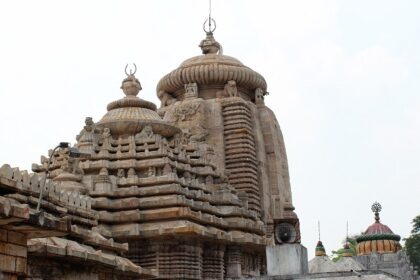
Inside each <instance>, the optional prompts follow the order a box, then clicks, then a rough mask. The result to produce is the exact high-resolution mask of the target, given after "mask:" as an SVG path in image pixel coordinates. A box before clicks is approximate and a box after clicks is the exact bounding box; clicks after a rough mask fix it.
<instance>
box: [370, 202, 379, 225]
mask: <svg viewBox="0 0 420 280" xmlns="http://www.w3.org/2000/svg"><path fill="white" fill-rule="evenodd" d="M371 209H372V212H373V213H375V221H376V222H377V223H379V220H380V218H379V212H381V210H382V205H381V204H379V202H377V201H375V202H374V203H373V204H372V207H371Z"/></svg>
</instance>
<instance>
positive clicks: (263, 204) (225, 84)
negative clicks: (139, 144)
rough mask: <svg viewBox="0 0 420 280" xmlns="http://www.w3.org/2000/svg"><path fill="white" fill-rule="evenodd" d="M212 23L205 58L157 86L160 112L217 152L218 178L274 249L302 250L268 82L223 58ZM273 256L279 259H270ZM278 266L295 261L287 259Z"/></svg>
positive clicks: (203, 46)
mask: <svg viewBox="0 0 420 280" xmlns="http://www.w3.org/2000/svg"><path fill="white" fill-rule="evenodd" d="M208 22H209V23H213V27H214V28H213V29H212V25H211V24H209V26H208V29H206V28H204V29H205V32H206V38H205V39H204V40H202V41H201V43H200V45H199V47H200V48H201V50H202V55H200V56H195V57H192V58H190V59H187V60H185V61H184V62H183V63H181V65H180V66H179V67H178V68H177V69H175V70H173V71H172V72H170V73H169V74H167V75H166V76H164V77H163V78H162V79H161V80H160V81H159V83H158V85H157V89H156V90H157V95H158V97H159V98H160V100H161V108H160V109H159V110H158V112H159V114H160V115H161V116H162V117H163V119H164V120H166V121H167V122H169V123H172V124H174V125H175V126H177V127H179V128H181V129H182V130H183V131H184V132H186V133H187V134H188V135H189V137H190V139H191V141H194V142H197V143H200V144H201V145H203V144H205V145H208V146H210V147H211V148H212V149H213V153H214V158H213V162H214V164H215V166H216V167H217V171H218V172H220V173H222V174H226V176H227V178H228V181H229V183H230V184H231V185H232V186H233V187H234V188H235V190H236V191H237V193H238V196H239V198H240V199H241V201H243V202H245V203H246V207H247V209H248V210H249V211H252V212H253V213H255V214H256V215H257V217H258V218H259V219H260V220H261V221H262V222H263V223H264V225H265V229H266V231H265V237H266V240H267V245H269V246H270V248H271V246H274V245H276V246H280V247H282V246H285V247H287V246H288V245H289V246H290V245H292V244H298V245H297V246H299V248H300V247H301V245H300V244H299V243H300V228H299V220H298V217H297V215H296V214H295V213H294V207H293V204H292V196H291V189H290V180H289V170H288V163H287V156H286V150H285V145H284V140H283V136H282V133H281V130H280V126H279V124H278V122H277V120H276V117H275V115H274V113H273V112H272V111H271V110H270V109H269V108H268V107H267V106H266V105H265V104H264V96H265V95H266V93H267V84H266V81H265V79H264V77H262V76H261V75H260V74H258V73H257V72H255V71H253V70H252V69H250V68H249V67H247V66H245V65H243V64H242V63H241V62H240V61H239V60H237V59H236V58H233V57H230V56H227V55H224V54H223V52H222V47H221V45H220V44H219V43H218V42H217V41H216V40H215V38H214V36H213V32H214V29H215V22H214V20H213V19H212V18H209V19H208ZM204 27H206V25H204ZM292 246H294V245H292ZM272 248H277V247H272ZM299 250H300V249H299ZM305 250H306V249H304V250H303V251H305ZM303 251H302V252H303ZM273 254H274V255H276V256H277V254H278V252H277V251H276V252H274V251H270V253H269V255H270V256H273ZM282 254H283V253H282ZM305 256H306V251H305V252H304V253H303V255H302V257H303V258H305ZM276 258H277V257H276ZM280 258H281V262H287V261H292V260H291V259H290V258H289V257H287V253H286V256H284V255H283V256H281V257H280ZM270 262H271V261H270V260H268V259H267V265H268V267H270V266H279V265H281V264H278V263H277V262H276V261H275V263H270ZM303 263H306V260H304V261H303ZM269 270H270V269H269ZM292 272H296V273H298V272H299V271H292ZM228 274H229V273H228ZM230 275H231V276H237V275H235V274H230Z"/></svg>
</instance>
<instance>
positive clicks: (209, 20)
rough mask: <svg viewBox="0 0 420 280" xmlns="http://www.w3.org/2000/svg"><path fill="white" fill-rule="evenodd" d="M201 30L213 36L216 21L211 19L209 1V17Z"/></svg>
mask: <svg viewBox="0 0 420 280" xmlns="http://www.w3.org/2000/svg"><path fill="white" fill-rule="evenodd" d="M206 24H208V29H207V30H206ZM213 25H214V27H213ZM203 30H204V32H206V33H207V34H213V32H214V31H215V30H216V21H215V20H214V19H213V18H212V17H211V0H209V17H208V18H207V19H206V21H205V22H204V24H203Z"/></svg>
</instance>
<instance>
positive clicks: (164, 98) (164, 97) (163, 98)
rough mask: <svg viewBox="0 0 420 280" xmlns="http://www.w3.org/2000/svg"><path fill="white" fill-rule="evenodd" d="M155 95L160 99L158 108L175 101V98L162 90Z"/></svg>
mask: <svg viewBox="0 0 420 280" xmlns="http://www.w3.org/2000/svg"><path fill="white" fill-rule="evenodd" d="M157 96H158V98H159V100H160V108H163V107H166V106H170V105H172V104H175V102H176V98H173V97H172V96H171V95H170V94H169V93H167V92H164V91H162V90H161V91H159V92H158V93H157Z"/></svg>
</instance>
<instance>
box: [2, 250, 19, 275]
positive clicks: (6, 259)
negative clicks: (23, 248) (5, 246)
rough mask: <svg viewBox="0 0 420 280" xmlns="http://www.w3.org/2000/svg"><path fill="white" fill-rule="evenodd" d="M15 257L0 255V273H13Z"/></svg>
mask: <svg viewBox="0 0 420 280" xmlns="http://www.w3.org/2000/svg"><path fill="white" fill-rule="evenodd" d="M15 268H16V257H12V256H7V255H3V254H0V271H4V272H15Z"/></svg>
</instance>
